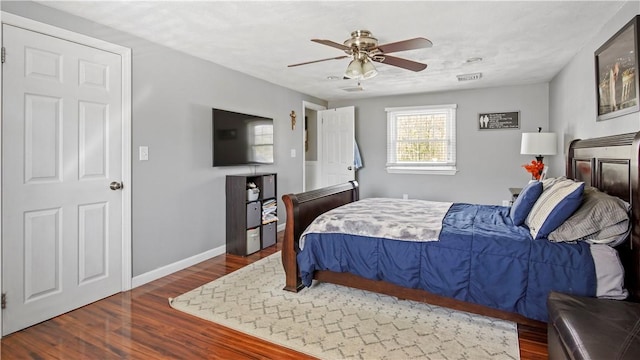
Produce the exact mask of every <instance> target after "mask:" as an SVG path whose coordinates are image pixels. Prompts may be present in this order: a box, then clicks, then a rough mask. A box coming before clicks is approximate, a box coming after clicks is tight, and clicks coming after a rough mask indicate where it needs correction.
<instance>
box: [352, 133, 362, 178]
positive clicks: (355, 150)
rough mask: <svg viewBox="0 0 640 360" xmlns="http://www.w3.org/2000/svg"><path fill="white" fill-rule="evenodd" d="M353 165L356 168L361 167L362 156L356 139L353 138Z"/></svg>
mask: <svg viewBox="0 0 640 360" xmlns="http://www.w3.org/2000/svg"><path fill="white" fill-rule="evenodd" d="M353 166H354V167H355V169H356V170H358V169H360V168H361V167H362V158H361V157H360V149H358V143H357V142H356V139H353Z"/></svg>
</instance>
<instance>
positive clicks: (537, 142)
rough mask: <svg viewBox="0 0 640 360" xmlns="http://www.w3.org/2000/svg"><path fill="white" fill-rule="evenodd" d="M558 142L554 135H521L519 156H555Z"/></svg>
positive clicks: (539, 133) (537, 133) (541, 133)
mask: <svg viewBox="0 0 640 360" xmlns="http://www.w3.org/2000/svg"><path fill="white" fill-rule="evenodd" d="M557 152H558V142H557V140H556V134H555V133H543V132H535V133H522V143H521V144H520V154H523V155H555V154H556V153H557Z"/></svg>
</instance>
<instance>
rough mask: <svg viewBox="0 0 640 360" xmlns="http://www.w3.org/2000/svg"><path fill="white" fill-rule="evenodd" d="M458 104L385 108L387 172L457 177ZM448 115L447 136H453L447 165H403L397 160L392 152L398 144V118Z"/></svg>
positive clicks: (434, 163) (448, 149) (439, 163)
mask: <svg viewBox="0 0 640 360" xmlns="http://www.w3.org/2000/svg"><path fill="white" fill-rule="evenodd" d="M457 108H458V105H457V104H444V105H424V106H408V107H391V108H385V111H386V112H387V161H386V170H387V172H388V173H396V174H432V175H455V174H456V173H457V171H458V169H457V159H456V150H457V146H456V144H457V141H456V112H457ZM443 112H445V113H447V120H446V127H447V134H452V136H450V137H449V138H448V139H449V145H448V147H447V154H448V155H450V158H449V159H448V160H447V161H446V163H442V162H437V163H436V162H423V163H406V162H405V163H403V162H398V161H397V160H396V157H397V153H396V151H395V150H392V149H393V147H395V144H396V138H395V134H396V133H397V123H396V122H397V118H398V116H403V115H416V114H429V115H430V114H434V113H438V114H440V113H443Z"/></svg>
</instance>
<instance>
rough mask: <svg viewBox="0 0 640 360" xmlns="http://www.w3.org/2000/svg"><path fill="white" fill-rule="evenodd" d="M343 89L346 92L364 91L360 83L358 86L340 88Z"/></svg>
mask: <svg viewBox="0 0 640 360" xmlns="http://www.w3.org/2000/svg"><path fill="white" fill-rule="evenodd" d="M340 89H341V90H343V91H346V92H358V91H364V88H363V87H362V86H360V85H358V86H351V87H344V88H340Z"/></svg>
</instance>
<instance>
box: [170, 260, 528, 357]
mask: <svg viewBox="0 0 640 360" xmlns="http://www.w3.org/2000/svg"><path fill="white" fill-rule="evenodd" d="M283 287H284V270H283V268H282V262H281V259H280V253H279V252H278V253H276V254H273V255H271V256H269V257H267V258H265V259H262V260H259V261H257V262H255V263H253V264H251V265H249V266H246V267H244V268H242V269H239V270H237V271H235V272H233V273H231V274H229V275H226V276H224V277H222V278H219V279H217V280H215V281H212V282H210V283H208V284H206V285H204V286H201V287H199V288H197V289H194V290H191V291H189V292H187V293H185V294H182V295H180V296H178V297H176V298H175V299H169V303H170V304H171V306H172V307H173V308H175V309H177V310H181V311H184V312H186V313H189V314H192V315H195V316H198V317H201V318H203V319H206V320H209V321H212V322H215V323H219V324H222V325H224V326H227V327H230V328H232V329H235V330H238V331H241V332H244V333H247V334H250V335H253V336H256V337H258V338H261V339H265V340H267V341H270V342H273V343H276V344H279V345H282V346H284V347H287V348H290V349H294V350H297V351H300V352H303V353H306V354H309V355H312V356H315V357H318V358H322V359H347V358H348V359H410V358H416V359H519V357H520V356H519V349H518V334H517V330H516V324H514V323H511V322H508V321H503V320H498V319H493V318H488V317H484V316H480V315H475V314H469V313H465V312H460V311H455V310H451V309H446V308H442V307H438V306H433V305H428V304H424V303H419V302H414V301H403V300H398V299H396V298H394V297H390V296H386V295H381V294H376V293H372V292H368V291H363V290H356V289H352V288H348V287H344V286H339V285H333V284H327V283H320V282H314V284H313V286H312V287H311V288H308V289H307V288H305V289H303V290H302V291H300V292H299V293H291V292H288V291H284V290H282V288H283Z"/></svg>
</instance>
